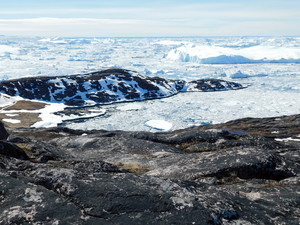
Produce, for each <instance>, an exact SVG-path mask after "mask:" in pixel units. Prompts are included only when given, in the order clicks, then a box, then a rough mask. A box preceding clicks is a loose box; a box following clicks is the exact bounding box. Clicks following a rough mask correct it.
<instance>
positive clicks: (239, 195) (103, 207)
mask: <svg viewBox="0 0 300 225" xmlns="http://www.w3.org/2000/svg"><path fill="white" fill-rule="evenodd" d="M299 124H300V115H293V116H284V117H277V118H264V119H255V118H245V119H242V120H237V121H231V122H228V123H225V124H218V125H211V126H200V127H194V128H190V129H183V130H177V131H173V132H169V133H150V132H125V131H105V130H100V131H97V130H94V131H80V130H71V129H67V128H62V127H57V128H51V129H50V128H48V129H34V128H30V129H29V128H26V129H15V130H12V129H9V130H8V132H7V131H6V130H5V128H1V129H0V132H1V138H2V140H1V141H0V177H1V179H0V184H1V185H0V224H3V225H4V224H5V225H8V224H46V225H47V224H49V225H50V224H51V225H52V224H155V225H156V224H162V225H163V224H164V225H165V224H180V225H181V224H199V225H200V224H201V225H203V224H215V225H219V224H253V225H256V224H288V225H296V224H299V221H300V160H299V159H300V157H299V155H300V126H299ZM8 134H9V136H8Z"/></svg>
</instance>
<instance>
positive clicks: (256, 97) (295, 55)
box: [0, 36, 300, 131]
mask: <svg viewBox="0 0 300 225" xmlns="http://www.w3.org/2000/svg"><path fill="white" fill-rule="evenodd" d="M112 67H117V68H124V69H129V70H134V71H137V72H139V73H140V74H143V75H147V76H161V77H165V78H169V79H185V80H187V81H190V80H194V79H201V78H218V79H225V80H233V81H235V82H238V83H243V84H249V85H250V86H249V87H248V88H246V89H242V90H235V91H224V92H192V93H181V94H178V95H176V96H173V97H170V98H164V99H157V100H149V101H142V102H132V103H118V104H111V105H105V106H99V108H100V109H101V111H103V112H105V113H104V114H101V116H99V117H96V118H93V119H87V120H84V121H80V122H76V123H75V122H68V123H66V124H65V125H66V126H68V127H71V128H78V129H108V130H115V129H120V130H146V131H159V130H162V131H166V130H174V129H180V128H186V127H191V126H196V125H203V124H204V125H205V124H212V123H220V122H226V121H229V120H233V119H238V118H243V117H269V116H280V115H290V114H297V113H300V38H299V37H211V38H209V37H205V38H204V37H200V38H38V37H37V38H21V37H6V36H0V79H1V80H6V79H14V78H20V77H27V76H39V75H43V76H44V75H47V76H55V75H67V74H68V75H70V74H79V73H86V72H93V71H97V70H103V69H107V68H112ZM87 110H88V109H87ZM49 118H50V117H49ZM43 120H44V122H46V120H47V117H44V118H43ZM45 124H46V123H45Z"/></svg>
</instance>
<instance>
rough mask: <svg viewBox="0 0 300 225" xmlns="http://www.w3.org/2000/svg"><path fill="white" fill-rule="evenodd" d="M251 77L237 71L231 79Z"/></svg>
mask: <svg viewBox="0 0 300 225" xmlns="http://www.w3.org/2000/svg"><path fill="white" fill-rule="evenodd" d="M248 77H249V75H247V74H244V73H242V72H241V71H237V72H236V73H234V74H232V75H231V78H234V79H235V78H248Z"/></svg>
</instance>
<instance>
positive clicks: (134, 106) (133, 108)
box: [117, 103, 142, 111]
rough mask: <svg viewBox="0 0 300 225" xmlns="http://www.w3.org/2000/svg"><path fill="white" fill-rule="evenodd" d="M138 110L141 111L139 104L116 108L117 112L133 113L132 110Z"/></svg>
mask: <svg viewBox="0 0 300 225" xmlns="http://www.w3.org/2000/svg"><path fill="white" fill-rule="evenodd" d="M140 109H142V106H141V105H140V104H135V103H130V104H126V105H122V106H119V107H117V110H120V111H133V110H140Z"/></svg>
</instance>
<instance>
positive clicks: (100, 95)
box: [0, 69, 244, 106]
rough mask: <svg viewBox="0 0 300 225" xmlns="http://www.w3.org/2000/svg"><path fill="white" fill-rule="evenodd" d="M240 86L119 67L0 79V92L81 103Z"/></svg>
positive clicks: (141, 98)
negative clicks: (149, 75)
mask: <svg viewBox="0 0 300 225" xmlns="http://www.w3.org/2000/svg"><path fill="white" fill-rule="evenodd" d="M241 88H244V86H243V85H241V84H238V83H234V82H229V81H224V80H217V79H203V80H197V81H192V82H186V81H183V80H169V79H164V78H160V77H146V76H142V75H140V74H138V73H136V72H133V71H129V70H123V69H108V70H104V71H99V72H93V73H88V74H80V75H71V76H59V77H29V78H20V79H16V80H7V81H1V82H0V92H2V93H5V94H8V95H11V96H21V97H23V98H25V99H35V100H42V101H48V102H61V103H65V104H67V105H73V106H84V105H90V104H107V103H113V102H123V101H138V100H146V99H155V98H164V97H169V96H172V95H175V94H178V93H179V92H184V91H225V90H236V89H241Z"/></svg>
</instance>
